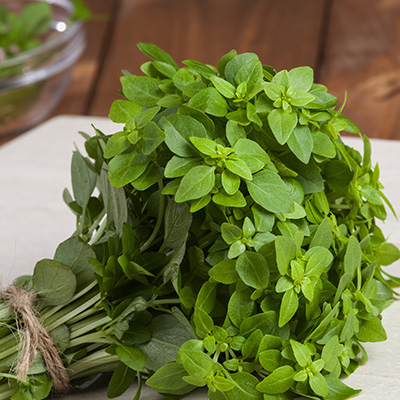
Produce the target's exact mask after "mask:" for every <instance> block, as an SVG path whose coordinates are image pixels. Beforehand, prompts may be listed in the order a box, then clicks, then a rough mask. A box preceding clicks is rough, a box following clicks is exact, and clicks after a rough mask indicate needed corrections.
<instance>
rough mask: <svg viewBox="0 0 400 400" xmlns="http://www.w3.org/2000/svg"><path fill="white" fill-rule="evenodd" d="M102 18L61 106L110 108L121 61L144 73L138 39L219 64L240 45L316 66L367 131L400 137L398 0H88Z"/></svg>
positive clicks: (89, 111) (269, 57) (281, 62)
mask: <svg viewBox="0 0 400 400" xmlns="http://www.w3.org/2000/svg"><path fill="white" fill-rule="evenodd" d="M86 2H87V4H88V5H89V7H90V8H91V10H92V11H93V13H95V14H102V15H103V16H104V18H102V19H101V20H96V21H92V22H89V23H87V24H86V29H87V39H88V45H87V49H86V52H85V54H84V55H83V56H82V58H81V59H80V61H79V63H78V65H77V67H76V69H75V72H74V75H73V80H72V83H71V85H70V87H69V90H68V92H67V94H66V96H65V98H64V100H63V101H62V103H61V104H60V106H59V107H58V109H57V110H56V112H55V114H56V115H58V114H80V115H98V116H105V115H107V114H108V110H109V107H110V104H111V103H112V101H113V100H114V99H115V98H116V97H117V95H116V93H117V91H118V90H119V89H120V83H119V77H120V75H121V70H122V69H128V70H129V71H131V72H132V73H134V74H141V72H140V69H139V67H140V65H141V64H142V63H143V62H145V61H147V59H146V57H145V56H143V55H142V54H141V53H140V52H139V50H138V49H137V47H136V43H138V42H141V41H143V42H152V43H155V44H157V45H158V46H160V47H162V48H163V49H164V50H166V51H168V52H169V53H170V54H171V55H172V56H173V57H174V58H175V59H176V60H177V61H181V60H185V59H189V58H194V59H197V60H199V61H202V62H205V63H209V64H214V65H215V64H216V63H217V61H218V59H219V58H220V57H221V56H222V55H223V54H225V53H226V52H228V51H229V50H231V49H232V48H235V49H236V50H237V51H238V52H245V51H253V52H256V53H257V54H258V55H259V56H260V59H261V60H262V62H263V63H264V64H270V65H273V66H274V67H275V68H276V69H289V68H292V67H295V66H299V65H310V66H312V67H313V68H314V69H315V71H316V80H317V81H318V82H320V83H323V84H325V85H326V86H328V88H329V91H330V92H331V93H332V94H334V95H336V96H337V97H338V98H339V102H342V101H343V98H344V93H345V91H346V90H347V93H348V101H347V104H346V107H345V110H344V114H345V115H346V116H348V117H349V118H350V119H352V120H353V121H354V122H355V123H356V124H357V125H358V126H359V127H360V129H361V130H362V132H363V133H365V134H366V135H367V136H369V137H378V138H387V139H400V117H399V115H400V112H399V111H400V51H399V49H400V1H399V0H379V1H376V0H362V1H361V0H302V1H299V0H86Z"/></svg>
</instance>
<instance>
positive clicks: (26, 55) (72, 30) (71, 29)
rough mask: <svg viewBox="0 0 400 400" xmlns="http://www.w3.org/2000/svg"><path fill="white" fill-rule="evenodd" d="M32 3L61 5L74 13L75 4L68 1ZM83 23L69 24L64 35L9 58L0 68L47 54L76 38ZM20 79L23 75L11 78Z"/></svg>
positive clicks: (54, 0)
mask: <svg viewBox="0 0 400 400" xmlns="http://www.w3.org/2000/svg"><path fill="white" fill-rule="evenodd" d="M31 2H46V3H48V4H50V5H59V6H60V7H63V8H65V9H66V10H67V11H69V12H70V14H72V11H73V8H74V6H73V3H72V2H70V1H68V0H31ZM82 26H83V24H82V22H81V21H74V22H72V23H71V24H67V29H66V30H65V31H64V32H62V34H60V35H57V36H56V37H54V38H53V39H50V40H48V41H46V42H44V43H43V44H41V45H40V46H38V47H35V48H33V49H31V50H27V51H24V52H22V53H20V54H18V55H17V56H15V57H12V58H9V59H7V60H4V61H1V62H0V68H8V67H12V66H14V65H18V64H21V63H22V62H24V61H26V60H28V59H30V58H31V57H34V56H36V55H39V54H41V53H43V52H46V51H48V50H51V49H53V48H55V47H57V46H58V45H60V44H61V43H63V42H65V41H68V40H69V39H70V38H72V37H74V36H75V35H76V34H77V33H78V32H79V31H80V30H81V29H82ZM18 76H19V77H20V76H21V75H17V76H14V77H11V78H10V79H14V78H16V77H18ZM7 80H8V79H7V78H6V79H4V80H3V79H0V81H3V82H4V81H7Z"/></svg>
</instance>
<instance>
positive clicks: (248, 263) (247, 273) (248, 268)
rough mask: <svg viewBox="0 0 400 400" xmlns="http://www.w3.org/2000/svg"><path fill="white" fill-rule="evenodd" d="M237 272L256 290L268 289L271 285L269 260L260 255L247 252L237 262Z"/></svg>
mask: <svg viewBox="0 0 400 400" xmlns="http://www.w3.org/2000/svg"><path fill="white" fill-rule="evenodd" d="M236 271H237V273H238V275H239V276H240V278H241V279H242V281H243V282H244V283H245V284H246V285H248V286H250V287H252V288H254V289H261V290H263V289H266V288H267V286H268V283H269V268H268V263H267V260H266V259H265V258H264V257H263V256H262V255H261V254H259V253H255V252H250V251H245V252H244V253H243V254H242V255H240V256H239V258H238V259H237V261H236Z"/></svg>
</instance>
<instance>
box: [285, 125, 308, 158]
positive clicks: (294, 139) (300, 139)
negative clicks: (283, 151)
mask: <svg viewBox="0 0 400 400" xmlns="http://www.w3.org/2000/svg"><path fill="white" fill-rule="evenodd" d="M287 144H288V146H289V148H290V150H292V152H293V154H294V155H295V156H296V157H297V158H298V159H299V160H300V161H301V162H303V163H304V164H307V163H308V161H309V160H310V157H311V153H312V150H313V140H312V136H311V132H310V129H309V128H308V126H301V125H297V127H296V128H294V132H293V134H292V135H290V137H289V139H288V141H287Z"/></svg>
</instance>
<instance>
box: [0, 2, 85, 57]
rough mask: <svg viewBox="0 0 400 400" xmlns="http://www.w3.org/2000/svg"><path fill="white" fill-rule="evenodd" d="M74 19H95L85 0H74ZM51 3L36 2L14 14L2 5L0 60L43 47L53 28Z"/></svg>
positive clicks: (0, 12)
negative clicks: (92, 17)
mask: <svg viewBox="0 0 400 400" xmlns="http://www.w3.org/2000/svg"><path fill="white" fill-rule="evenodd" d="M73 5H74V13H73V15H72V18H71V20H72V21H74V20H78V19H80V20H85V19H90V18H91V13H90V11H89V10H88V8H87V7H86V5H85V4H84V3H83V1H82V0H74V1H73ZM51 20H52V10H51V5H50V4H49V3H48V2H45V1H38V2H32V3H31V4H27V5H26V6H24V7H23V8H22V10H21V12H20V13H19V14H14V13H12V12H10V11H8V10H7V8H6V7H5V6H1V5H0V52H1V53H0V61H3V60H4V59H9V58H13V57H15V56H17V55H19V54H20V53H23V52H25V51H28V50H31V49H34V48H36V47H38V46H40V45H41V44H42V43H43V42H44V41H45V40H46V39H47V36H46V35H47V34H48V33H49V32H50V30H51Z"/></svg>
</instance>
